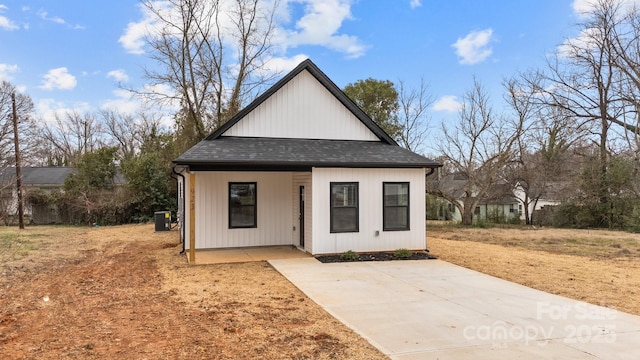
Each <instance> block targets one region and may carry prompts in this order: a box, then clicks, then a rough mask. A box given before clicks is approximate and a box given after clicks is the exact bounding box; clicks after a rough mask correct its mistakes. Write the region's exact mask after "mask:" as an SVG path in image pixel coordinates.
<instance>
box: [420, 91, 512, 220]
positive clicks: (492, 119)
mask: <svg viewBox="0 0 640 360" xmlns="http://www.w3.org/2000/svg"><path fill="white" fill-rule="evenodd" d="M522 128H523V124H522V122H521V121H520V119H517V120H515V121H505V120H504V118H502V117H499V116H496V115H495V114H494V112H493V109H492V107H491V105H490V103H489V97H488V95H487V94H486V91H485V89H484V88H483V87H482V85H481V84H480V82H479V81H478V80H477V79H474V83H473V89H472V90H470V91H469V92H467V93H466V94H465V96H464V105H463V107H462V109H461V110H460V112H459V114H458V122H457V123H456V124H455V126H454V127H453V128H450V127H448V126H446V125H445V124H443V127H442V131H443V133H444V137H443V139H442V141H440V143H439V144H437V147H438V151H439V152H440V153H442V154H443V156H444V159H445V161H446V162H447V163H448V166H451V168H452V170H453V171H454V172H456V173H457V174H459V176H461V177H463V178H464V179H465V180H466V182H465V183H464V186H463V188H462V189H461V192H462V197H461V198H457V197H456V196H454V194H447V193H444V192H442V191H439V190H438V189H430V190H429V191H430V193H431V194H432V195H435V196H439V197H442V198H444V199H446V200H448V201H449V202H450V203H452V204H453V205H454V206H456V208H458V210H459V211H460V213H461V214H462V224H464V225H471V224H472V222H473V213H474V210H475V208H476V206H477V205H478V203H479V202H480V200H481V199H482V198H483V197H484V196H485V195H486V194H487V192H488V190H489V189H490V188H491V186H492V185H494V184H495V183H496V182H497V180H499V179H500V178H501V176H502V171H503V169H504V165H505V164H506V163H507V162H508V161H510V160H511V159H512V158H513V154H512V151H513V150H514V143H515V141H516V139H518V137H519V136H520V133H521V132H522Z"/></svg>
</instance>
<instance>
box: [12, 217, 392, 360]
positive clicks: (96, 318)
mask: <svg viewBox="0 0 640 360" xmlns="http://www.w3.org/2000/svg"><path fill="white" fill-rule="evenodd" d="M179 251H180V247H179V245H178V234H177V232H176V231H172V232H166V233H154V231H153V226H152V225H144V226H142V225H133V226H118V227H102V228H73V227H31V228H28V229H26V230H23V231H19V230H18V229H16V228H6V227H4V228H0V354H1V356H0V357H1V358H2V359H42V358H48V359H176V358H191V359H258V358H259V359H285V358H287V359H347V358H348V359H384V358H385V357H384V356H383V355H382V354H381V353H379V352H378V351H377V350H376V349H375V348H373V347H372V346H371V345H369V344H368V343H367V342H366V341H365V340H363V339H362V338H361V337H359V336H358V335H357V334H355V333H354V332H353V331H351V330H349V329H348V328H346V327H345V326H343V325H342V324H341V323H339V322H338V321H337V320H335V319H333V318H332V317H331V316H330V315H329V314H327V313H326V312H325V311H324V310H322V309H321V308H320V307H319V306H317V305H316V304H315V303H313V302H312V301H310V300H309V299H308V298H306V297H305V296H304V294H302V293H301V292H300V291H298V290H297V289H296V288H295V287H294V286H293V285H292V284H291V283H289V282H288V281H287V280H286V279H284V278H283V277H282V276H281V275H280V274H278V273H277V272H276V271H275V270H274V269H273V268H271V267H270V266H269V265H268V264H267V263H265V262H256V263H246V264H229V265H207V266H189V265H187V264H186V259H185V257H184V256H181V255H179Z"/></svg>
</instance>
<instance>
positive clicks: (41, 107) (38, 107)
mask: <svg viewBox="0 0 640 360" xmlns="http://www.w3.org/2000/svg"><path fill="white" fill-rule="evenodd" d="M91 110H92V109H91V105H89V103H86V102H79V103H76V104H73V105H69V104H66V103H64V102H61V101H56V100H54V99H47V98H45V99H40V100H38V101H37V102H36V104H35V113H36V116H38V117H39V118H41V119H42V120H44V121H45V122H47V123H49V124H52V123H54V122H55V121H56V115H57V116H59V117H63V116H65V114H67V113H70V112H77V113H79V114H83V113H87V112H90V111H91Z"/></svg>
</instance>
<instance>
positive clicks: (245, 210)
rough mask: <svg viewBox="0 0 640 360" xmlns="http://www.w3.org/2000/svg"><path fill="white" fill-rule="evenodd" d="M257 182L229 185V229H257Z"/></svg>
mask: <svg viewBox="0 0 640 360" xmlns="http://www.w3.org/2000/svg"><path fill="white" fill-rule="evenodd" d="M256 190H257V188H256V183H255V182H232V183H229V228H231V229H234V228H255V227H257V226H258V225H257V219H258V218H257V215H258V211H257V192H256Z"/></svg>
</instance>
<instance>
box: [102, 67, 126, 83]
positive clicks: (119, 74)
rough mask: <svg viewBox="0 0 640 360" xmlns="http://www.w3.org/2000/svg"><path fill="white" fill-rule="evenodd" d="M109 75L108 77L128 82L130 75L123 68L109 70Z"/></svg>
mask: <svg viewBox="0 0 640 360" xmlns="http://www.w3.org/2000/svg"><path fill="white" fill-rule="evenodd" d="M107 77H108V78H113V79H114V80H115V81H118V82H127V81H129V76H128V75H127V73H126V72H125V71H124V70H122V69H118V70H111V71H109V72H108V73H107Z"/></svg>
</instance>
